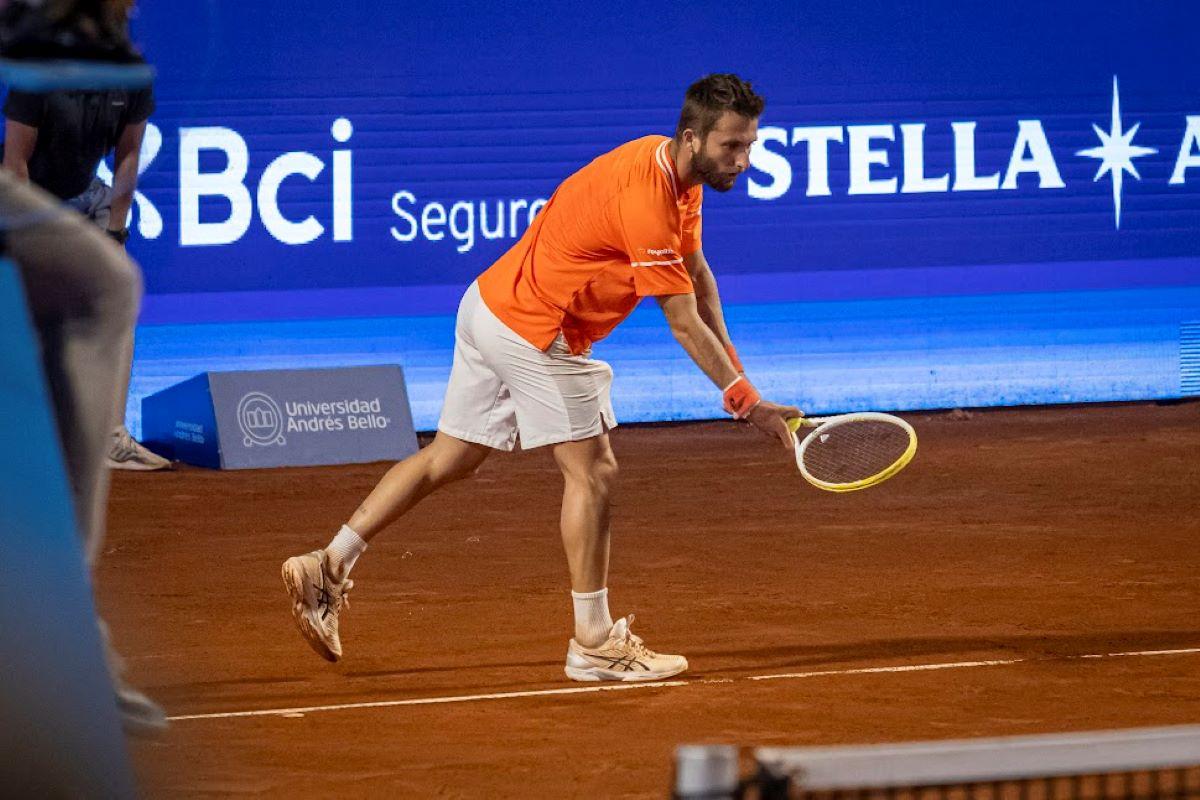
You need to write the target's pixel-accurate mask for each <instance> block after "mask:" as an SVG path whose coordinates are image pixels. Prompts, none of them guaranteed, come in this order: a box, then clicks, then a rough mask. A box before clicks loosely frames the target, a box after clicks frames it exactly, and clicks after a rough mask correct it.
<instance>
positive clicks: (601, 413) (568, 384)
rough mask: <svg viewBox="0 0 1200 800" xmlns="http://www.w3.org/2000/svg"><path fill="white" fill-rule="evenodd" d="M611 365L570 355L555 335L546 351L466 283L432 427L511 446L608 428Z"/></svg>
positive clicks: (524, 446) (501, 447)
mask: <svg viewBox="0 0 1200 800" xmlns="http://www.w3.org/2000/svg"><path fill="white" fill-rule="evenodd" d="M612 376H613V373H612V367H610V366H609V365H608V364H605V363H604V362H603V361H597V360H595V359H593V358H588V357H587V355H586V354H585V355H582V356H577V355H572V354H571V351H570V349H569V348H568V347H567V345H566V342H565V341H564V340H563V337H562V334H559V336H558V338H557V339H555V340H554V344H552V345H550V349H549V350H546V351H545V352H543V351H541V350H538V349H537V348H536V347H534V346H533V345H531V344H530V343H529V342H527V341H525V340H524V339H523V338H521V336H520V335H519V334H517V333H515V332H514V331H513V330H512V329H511V328H509V327H508V326H507V325H505V324H504V323H503V322H501V321H500V320H499V319H497V318H496V315H495V314H493V313H492V312H491V310H490V309H489V308H488V307H487V305H486V304H485V303H484V302H483V300H482V298H480V296H479V286H478V285H477V284H475V283H472V284H471V286H470V287H469V288H468V289H467V292H466V294H464V295H463V299H462V302H461V303H460V304H459V306H458V324H457V326H456V328H455V331H454V366H453V368H452V369H451V370H450V384H449V385H448V386H447V387H446V402H445V403H444V404H443V405H442V417H441V419H440V420H438V430H439V431H442V432H443V433H446V434H449V435H450V436H453V437H455V438H456V439H463V440H465V441H468V442H475V443H477V444H483V445H487V446H488V447H494V448H496V449H497V450H512V449H513V448H514V447H515V446H516V444H517V438H518V436H519V437H520V441H521V447H522V449H525V450H530V449H532V448H534V447H542V446H544V445H548V444H559V443H561V442H574V441H578V440H580V439H587V438H590V437H592V436H598V435H600V434H601V433H604V432H605V431H607V430H608V429H609V428H615V427H616V425H617V418H616V416H615V415H614V414H613V409H612V398H611V394H610V390H611V388H612Z"/></svg>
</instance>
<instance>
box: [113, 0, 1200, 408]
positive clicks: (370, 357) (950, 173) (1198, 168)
mask: <svg viewBox="0 0 1200 800" xmlns="http://www.w3.org/2000/svg"><path fill="white" fill-rule="evenodd" d="M1198 25H1200V6H1197V5H1196V4H1193V3H1182V2H1163V3H1142V4H1136V5H1130V4H1128V3H1116V2H1095V1H1094V0H1068V1H1066V2H1060V3H1053V4H1046V3H1035V2H1027V1H1024V0H1022V1H1021V2H1015V3H1006V4H983V3H974V2H966V3H964V2H950V1H949V0H930V1H929V2H922V3H896V2H863V3H834V2H795V3H782V2H748V3H741V4H737V5H736V6H730V5H728V4H717V3H710V2H697V3H688V4H680V5H677V6H676V5H666V6H663V5H661V4H659V5H653V6H652V5H648V4H639V3H613V4H598V5H597V4H571V3H568V4H554V5H543V4H495V3H482V2H463V3H455V4H441V3H427V2H416V3H408V4H404V5H403V6H402V7H397V6H396V5H395V4H387V3H382V2H375V0H366V1H364V2H358V3H354V4H350V5H349V6H348V7H343V6H338V7H336V8H335V7H331V6H330V5H329V4H327V3H316V2H312V0H292V1H290V2H286V3H285V2H280V1H279V0H264V2H258V3H253V4H241V5H233V4H228V3H219V2H216V0H210V1H209V2H202V3H185V4H165V3H145V4H143V6H142V7H141V8H140V9H139V17H138V18H137V19H136V21H135V25H134V30H135V36H136V38H137V39H139V40H140V41H141V43H142V44H143V46H144V49H145V51H146V53H147V56H148V57H149V58H150V59H151V60H152V61H153V62H154V63H155V64H156V66H157V67H158V69H159V76H160V77H159V81H158V84H157V87H156V92H157V97H158V110H157V112H156V113H155V115H154V116H153V118H152V120H151V122H152V124H151V126H150V128H149V130H148V133H147V137H146V144H145V148H144V152H143V163H142V174H141V182H140V194H139V196H138V199H137V203H136V204H135V213H134V229H135V232H134V236H133V238H132V239H131V241H130V245H129V247H130V251H131V252H132V253H133V254H134V255H135V256H136V257H137V258H138V259H139V261H140V262H141V263H142V265H143V267H144V269H145V272H146V285H147V291H148V294H147V298H146V303H145V308H144V312H143V317H142V321H143V324H144V325H150V326H156V327H155V328H151V329H148V330H146V331H144V332H143V333H141V334H140V335H139V352H138V359H139V367H138V372H137V374H136V375H135V379H134V394H135V396H136V395H137V394H139V393H146V392H149V391H153V390H155V389H157V388H161V387H162V386H164V385H168V384H169V383H171V382H174V381H176V380H178V379H180V378H181V377H186V376H187V375H190V374H195V372H197V371H203V370H206V369H231V368H232V369H245V368H264V367H270V368H288V367H295V366H301V365H305V364H308V363H310V360H309V359H311V357H312V356H313V355H314V353H319V355H320V357H321V358H324V359H326V360H325V361H323V362H322V363H324V364H325V365H343V364H361V363H388V362H392V363H403V364H404V365H405V367H406V369H407V371H408V376H409V388H410V391H411V393H412V400H413V408H414V414H415V421H416V424H417V427H418V428H419V429H427V428H429V427H432V425H433V423H434V421H435V420H436V409H437V405H438V403H439V402H440V399H441V392H442V391H443V389H444V385H445V377H446V375H447V373H448V368H449V358H450V348H451V341H452V335H453V334H452V330H453V329H452V326H451V324H450V320H449V317H450V315H452V314H453V313H454V309H455V307H456V304H457V301H458V299H459V297H460V295H461V293H462V291H463V289H464V287H465V286H466V285H467V284H468V283H469V282H470V281H471V280H472V279H473V278H474V277H475V276H476V275H477V274H479V273H480V272H481V271H482V270H484V269H486V268H487V267H488V265H490V264H491V263H492V261H493V260H494V259H495V258H496V257H498V256H499V255H500V254H501V253H502V252H503V251H504V250H505V249H506V248H507V247H509V246H511V244H512V243H513V242H514V241H515V239H516V238H517V237H519V236H520V235H521V233H522V232H523V231H524V230H525V228H526V227H527V226H528V224H529V221H530V219H531V218H532V216H533V215H534V214H536V213H537V211H538V210H539V209H540V208H541V207H542V204H543V203H544V202H545V201H546V199H547V198H548V197H549V196H550V194H551V193H552V192H553V191H554V188H555V187H556V185H557V184H558V183H559V182H560V181H561V180H562V179H563V178H565V177H566V176H567V175H569V174H570V173H571V172H573V171H574V170H576V169H578V168H579V167H580V166H582V165H584V164H586V163H587V162H588V161H590V160H591V159H592V158H594V157H596V156H597V155H599V154H601V153H603V152H604V151H606V150H608V149H609V148H611V147H613V146H616V145H618V144H620V143H622V142H625V141H628V140H630V139H632V138H635V137H639V136H643V135H645V134H648V133H666V134H669V133H671V132H672V131H673V130H674V126H675V122H676V119H677V116H678V113H679V106H680V103H681V99H682V95H683V91H684V89H685V88H686V86H687V85H688V84H689V83H690V82H692V81H693V80H695V79H696V78H697V77H699V76H701V75H703V74H706V73H709V72H719V71H732V72H736V73H738V74H740V75H742V76H744V77H746V78H748V79H750V80H752V81H753V82H754V84H755V87H756V88H757V89H758V90H759V91H760V92H761V93H762V94H763V95H764V96H765V97H766V99H767V107H766V111H765V113H764V114H763V116H762V118H761V121H760V130H759V141H758V143H757V144H756V145H755V147H754V150H753V153H752V158H751V166H750V168H749V170H748V171H747V173H746V174H745V175H744V176H743V177H742V178H741V179H740V181H739V182H738V184H737V186H736V187H735V188H734V189H733V190H731V191H729V192H727V193H725V194H721V193H718V192H715V191H708V192H707V193H706V197H705V209H704V250H705V253H706V255H707V257H708V260H709V261H710V262H711V263H712V265H713V267H714V270H715V272H716V274H717V277H718V281H719V282H720V285H721V292H722V298H723V300H724V301H725V303H726V304H727V305H729V306H731V310H730V318H731V325H733V328H732V330H733V334H734V338H735V341H736V342H738V344H739V347H741V348H743V349H745V350H748V351H750V352H753V353H757V354H758V361H757V363H756V364H755V367H754V369H756V370H758V372H757V373H756V380H757V381H758V382H759V383H770V382H775V383H776V384H777V385H779V386H780V387H782V388H783V389H785V390H786V392H785V394H786V396H785V397H782V398H781V399H789V400H793V401H795V402H798V403H801V404H805V405H807V406H808V407H809V408H810V410H821V409H819V408H818V407H817V406H818V405H820V406H822V407H825V409H824V410H844V409H847V408H851V407H858V406H864V405H865V406H872V407H876V408H900V407H907V408H912V407H936V406H941V405H966V404H976V405H978V404H990V403H1000V402H1004V403H1013V402H1020V403H1040V402H1062V401H1066V400H1111V399H1136V398H1144V397H1169V396H1178V395H1179V394H1180V393H1181V389H1180V385H1181V384H1180V363H1181V362H1180V356H1179V352H1180V350H1179V341H1180V338H1179V337H1180V330H1181V327H1180V326H1181V325H1187V324H1192V323H1193V322H1194V321H1195V320H1197V319H1200V309H1198V307H1197V303H1196V291H1197V290H1200V235H1198V234H1200V61H1197V60H1196V59H1195V57H1194V50H1195V46H1194V38H1195V37H1194V35H1193V34H1192V32H1193V31H1195V30H1196V29H1197V26H1198ZM978 298H985V299H984V300H983V301H979V300H978ZM879 304H882V305H879ZM914 304H915V305H914ZM785 306H786V308H785ZM643 309H644V310H642V311H639V312H637V313H636V314H635V319H634V320H633V321H631V323H629V325H628V326H627V328H623V329H621V330H618V332H617V333H616V334H615V335H614V336H613V337H612V338H611V339H610V340H609V341H607V342H604V343H601V345H600V346H599V347H598V348H597V356H598V357H601V358H604V359H606V360H609V361H611V362H612V363H613V364H614V366H615V367H616V368H617V384H616V402H617V406H618V408H617V410H618V413H619V414H621V415H622V417H623V418H626V419H662V418H678V417H680V416H682V417H685V418H687V417H703V416H714V415H719V413H720V411H719V408H718V406H717V403H716V402H715V401H714V399H713V397H712V392H711V388H710V387H708V386H707V385H706V383H705V382H704V380H703V378H701V377H699V375H698V373H696V372H695V370H694V368H692V367H691V366H690V365H689V364H688V363H687V362H686V359H684V360H683V361H682V362H680V363H679V364H674V363H672V366H671V367H670V369H671V370H676V369H677V370H678V372H679V378H678V380H676V381H675V382H674V384H673V386H674V387H675V388H674V389H673V390H672V394H671V399H667V397H666V395H664V393H663V392H662V391H655V390H652V388H651V387H650V386H649V385H647V386H645V387H642V386H641V384H638V388H630V387H626V388H624V389H623V388H622V380H632V379H633V375H634V374H635V373H636V372H637V370H638V369H639V368H640V367H639V365H640V361H639V359H640V358H641V357H642V354H643V353H645V352H649V351H650V350H651V349H654V348H655V347H657V346H658V343H660V342H662V343H665V344H667V345H669V336H668V335H667V334H665V332H664V331H663V330H661V323H654V324H652V320H651V319H650V318H653V320H657V317H655V316H654V315H656V314H657V312H656V311H655V310H654V309H653V306H652V304H647V305H646V306H644V307H643ZM642 316H648V317H649V318H647V319H645V320H643V321H642V322H637V320H638V319H639V318H640V317H642ZM346 318H358V319H359V320H364V321H365V320H370V319H377V320H390V322H388V323H387V324H386V325H384V326H383V329H382V331H379V330H375V328H374V327H372V325H371V324H370V323H368V322H363V324H362V325H361V326H360V327H359V328H358V330H360V332H361V331H366V330H368V329H370V330H375V332H374V333H371V334H366V333H362V335H364V336H366V335H370V336H374V337H376V338H374V339H355V340H354V341H350V340H349V339H347V338H346V337H347V336H348V334H345V331H347V330H349V329H348V328H346V327H345V326H341V327H336V326H335V327H336V330H337V331H341V333H338V332H336V331H335V332H330V331H328V330H327V326H325V324H324V321H328V320H344V319H346ZM419 318H430V319H433V318H436V319H438V320H440V322H438V323H433V322H430V323H429V324H426V323H418V322H416V320H417V319H419ZM1085 318H1086V319H1087V320H1090V321H1089V322H1088V323H1087V324H1086V325H1084V326H1083V327H1076V325H1077V322H1078V321H1079V320H1081V319H1085ZM768 320H770V321H771V322H770V324H766V321H768ZM853 320H861V321H863V324H861V325H852V326H851V330H850V331H847V330H845V329H844V328H843V327H841V326H844V325H849V324H851V321H853ZM301 321H305V322H306V323H307V327H303V326H302V327H295V326H294V325H293V323H296V322H301ZM231 323H236V324H237V325H240V326H244V327H240V328H230V327H222V328H220V329H219V330H214V329H211V328H209V327H206V326H208V325H210V324H222V325H226V326H227V325H229V324H231ZM655 324H657V325H658V327H655ZM189 326H190V327H189ZM280 326H285V327H280ZM288 326H290V327H288ZM639 326H640V327H639ZM284 330H287V331H288V333H287V336H288V337H290V338H289V339H288V340H287V342H290V344H285V342H284V339H283V337H284V334H283V331H284ZM317 330H321V331H325V333H322V334H320V336H322V337H325V338H320V337H319V336H318V334H317V333H316V331H317ZM750 331H753V338H751V336H750V335H749V333H748V332H750ZM235 332H236V334H235ZM1039 332H1040V333H1039ZM851 334H852V335H851ZM235 335H238V336H240V335H245V336H246V337H248V338H247V339H246V340H244V341H240V342H239V341H234V340H233V339H231V338H230V337H233V336H235ZM426 336H427V337H428V338H423V337H426ZM646 337H650V338H649V339H647V338H646ZM831 337H838V338H837V341H839V342H841V343H843V344H844V345H845V347H844V348H843V349H842V350H841V351H840V352H839V354H838V355H837V356H836V357H833V359H832V360H831V361H830V362H829V363H828V364H827V365H825V367H827V368H828V371H827V372H822V373H821V374H820V375H819V376H818V375H817V374H812V373H809V372H807V371H806V370H809V369H810V368H815V367H813V364H814V361H813V360H812V359H804V358H801V354H802V353H805V352H813V351H814V349H815V350H818V351H819V350H820V348H821V347H822V346H823V343H827V342H829V341H832V340H833V339H831ZM332 340H337V341H340V342H341V345H339V346H338V347H336V348H335V347H333V346H331V345H330V344H329V342H330V341H332ZM648 342H649V343H650V344H651V345H653V347H648V345H647V343H648ZM1117 343H1119V344H1117ZM1112 347H1118V348H1119V349H1120V353H1119V354H1117V353H1115V351H1113V350H1112V349H1111V348H1112ZM900 353H902V354H903V359H902V360H901V359H900V358H899V357H898V354H900ZM848 357H857V358H859V361H858V363H859V364H860V365H861V364H863V363H877V364H878V365H879V367H878V369H877V370H875V371H873V372H872V373H871V376H870V380H869V381H867V382H865V383H864V382H862V381H859V379H858V378H856V373H855V372H854V371H853V370H846V369H839V368H838V366H837V365H838V364H839V363H841V364H845V363H847V358H848ZM662 358H665V359H679V358H683V356H682V352H681V351H679V350H678V348H674V349H671V348H670V347H668V348H667V350H666V351H664V355H663V356H662ZM181 359H183V360H186V362H187V363H186V364H183V363H181ZM222 359H224V360H222ZM838 359H840V361H839V360H838ZM1118 365H1125V366H1118ZM825 367H822V369H825ZM662 374H663V367H662V364H661V363H660V364H658V365H657V366H655V367H654V368H653V369H649V368H648V369H647V370H646V375H647V380H649V379H650V378H652V377H655V376H661V375H662ZM950 376H953V377H950ZM824 381H830V382H832V386H833V387H836V388H835V389H830V388H829V387H828V386H826V385H825V384H824V383H820V385H818V382H824ZM681 387H686V390H684V389H683V388H681ZM135 403H136V401H134V400H131V410H132V411H133V412H134V417H136V405H135ZM622 404H625V408H624V409H623V408H622Z"/></svg>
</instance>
